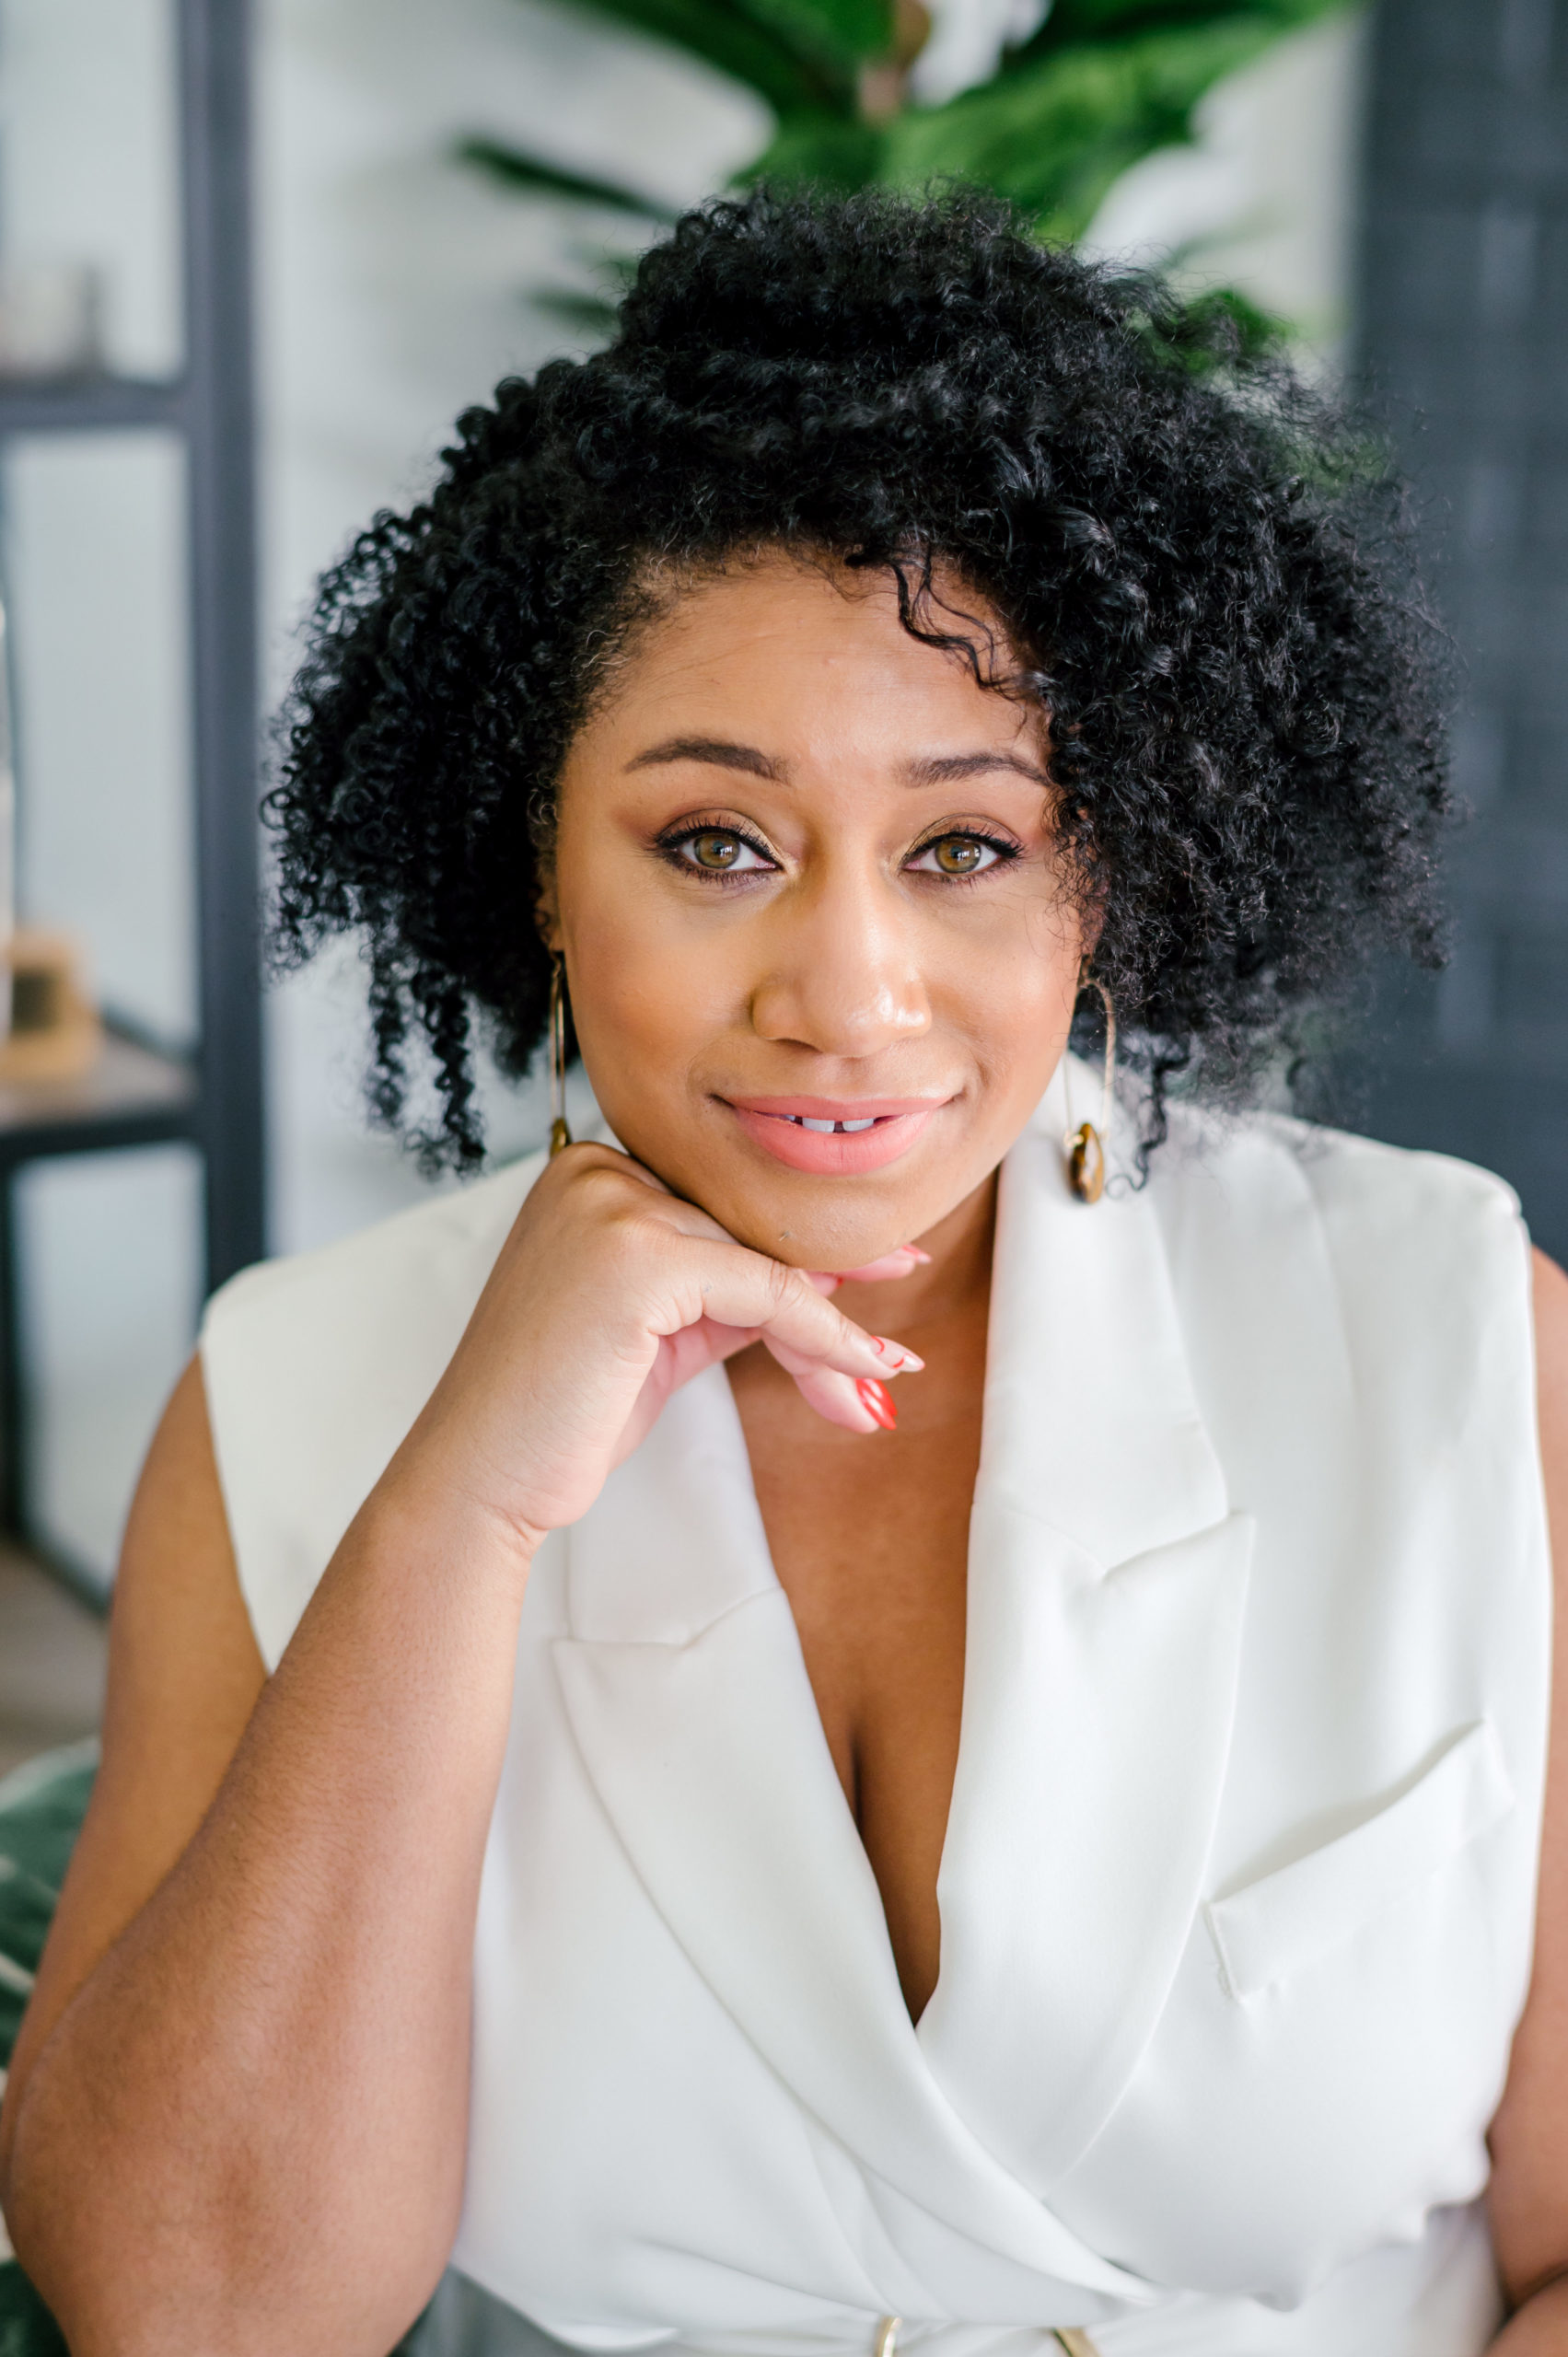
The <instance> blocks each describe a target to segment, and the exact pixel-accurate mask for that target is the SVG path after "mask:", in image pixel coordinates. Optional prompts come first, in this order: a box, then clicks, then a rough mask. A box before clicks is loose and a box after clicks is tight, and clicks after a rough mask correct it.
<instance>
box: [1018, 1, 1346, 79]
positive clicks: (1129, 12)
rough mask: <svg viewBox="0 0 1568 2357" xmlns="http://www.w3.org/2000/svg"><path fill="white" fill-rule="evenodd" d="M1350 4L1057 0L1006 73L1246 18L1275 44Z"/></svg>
mask: <svg viewBox="0 0 1568 2357" xmlns="http://www.w3.org/2000/svg"><path fill="white" fill-rule="evenodd" d="M1345 5H1346V0H1218V5H1217V6H1216V5H1215V0H1054V6H1052V7H1051V9H1050V10H1049V11H1048V13H1047V15H1046V17H1045V21H1044V22H1043V23H1042V24H1041V25H1040V27H1039V29H1038V30H1036V31H1035V32H1033V33H1031V34H1030V36H1029V38H1028V40H1027V41H1023V42H1022V43H1020V45H1019V46H1018V47H1017V48H1016V49H1012V50H1009V51H1008V52H1006V53H1005V56H1004V58H1003V61H1002V66H1001V71H1002V72H1003V73H1011V72H1016V71H1017V70H1018V69H1019V68H1020V67H1027V66H1029V65H1031V64H1034V63H1035V61H1036V60H1037V59H1039V58H1041V57H1049V56H1051V55H1054V54H1055V53H1056V52H1059V51H1061V50H1064V49H1075V48H1077V47H1079V46H1080V45H1081V44H1083V43H1086V42H1089V41H1095V42H1099V41H1127V40H1139V39H1143V38H1144V37H1146V36H1147V35H1149V34H1153V33H1174V32H1202V31H1207V30H1216V29H1218V28H1219V27H1221V26H1222V25H1224V24H1226V23H1234V22H1236V21H1237V20H1238V19H1241V18H1250V19H1254V20H1256V21H1257V22H1259V23H1260V24H1261V25H1262V26H1264V27H1266V28H1267V30H1268V37H1269V38H1270V39H1271V40H1273V39H1277V38H1278V37H1279V35H1280V34H1281V33H1286V32H1290V31H1293V30H1294V29H1295V28H1296V27H1297V26H1299V25H1307V24H1310V23H1311V22H1312V21H1313V19H1314V18H1315V17H1321V16H1325V15H1328V14H1330V12H1331V11H1333V10H1334V9H1336V8H1340V7H1342V6H1345Z"/></svg>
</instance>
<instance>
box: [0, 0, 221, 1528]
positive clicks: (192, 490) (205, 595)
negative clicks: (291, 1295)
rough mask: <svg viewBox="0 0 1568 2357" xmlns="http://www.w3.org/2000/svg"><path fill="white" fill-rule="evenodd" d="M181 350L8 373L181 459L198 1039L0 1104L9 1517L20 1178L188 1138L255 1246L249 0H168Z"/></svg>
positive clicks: (37, 395)
mask: <svg viewBox="0 0 1568 2357" xmlns="http://www.w3.org/2000/svg"><path fill="white" fill-rule="evenodd" d="M177 6H178V17H179V72H180V125H181V201H180V226H181V238H182V244H183V265H184V267H183V287H184V311H185V328H184V333H185V359H184V366H183V367H182V369H181V372H180V375H179V376H178V377H174V378H172V379H171V380H169V381H168V383H155V382H146V381H144V380H140V379H135V378H124V379H119V378H113V377H107V378H100V379H88V380H82V381H75V382H69V383H62V384H58V385H40V386H30V385H27V386H24V385H9V386H0V437H3V436H6V435H13V434H56V433H67V434H90V433H97V432H104V431H109V430H114V431H118V430H122V429H123V428H125V427H135V426H148V427H162V428H165V429H168V430H172V431H173V432H175V433H177V434H179V435H180V436H181V437H182V439H183V441H184V445H185V450H186V459H187V509H188V515H189V540H188V565H187V580H188V592H189V599H190V630H191V655H192V760H193V775H194V781H195V827H196V845H195V850H196V871H197V885H198V888H197V911H198V915H197V925H198V943H197V964H198V975H199V990H200V1001H201V1004H200V1046H199V1048H198V1050H197V1054H196V1059H195V1067H194V1075H193V1078H187V1076H186V1075H187V1073H188V1067H186V1066H185V1065H184V1064H183V1063H182V1062H180V1060H179V1059H174V1058H169V1059H166V1060H165V1062H166V1064H167V1067H168V1074H169V1076H170V1084H171V1086H170V1090H169V1093H168V1101H165V1102H163V1103H160V1104H144V1105H141V1106H134V1105H120V1106H112V1107H111V1106H107V1105H106V1106H104V1107H103V1108H101V1109H92V1110H81V1111H70V1110H66V1111H62V1110H61V1109H59V1108H58V1106H57V1105H55V1106H53V1107H52V1105H51V1102H50V1099H49V1097H48V1095H47V1093H41V1094H40V1097H39V1099H38V1103H37V1108H36V1111H29V1112H25V1113H23V1114H22V1115H21V1116H19V1117H18V1116H16V1115H13V1116H11V1117H9V1118H6V1119H4V1120H0V1527H4V1528H6V1529H8V1530H11V1531H14V1532H17V1533H20V1534H22V1535H24V1536H27V1535H29V1532H28V1500H27V1494H26V1439H27V1434H26V1371H25V1368H24V1366H23V1364H22V1352H21V1345H20V1339H19V1331H20V1329H19V1317H18V1309H19V1305H18V1302H17V1271H16V1243H15V1212H14V1201H13V1198H14V1192H15V1188H14V1181H15V1179H16V1174H17V1171H18V1170H19V1169H20V1168H21V1167H23V1166H24V1165H25V1164H27V1163H29V1162H33V1161H37V1160H40V1159H42V1158H44V1157H47V1156H55V1155H64V1154H83V1153H97V1152H102V1151H106V1150H109V1149H111V1148H115V1147H128V1146H141V1145H151V1144H158V1143H162V1142H165V1141H167V1140H169V1139H189V1140H191V1141H192V1143H194V1144H196V1145H198V1146H199V1147H200V1149H201V1151H202V1155H203V1167H204V1174H205V1187H204V1199H205V1222H204V1225H205V1236H204V1247H205V1274H206V1283H207V1287H208V1289H209V1290H210V1289H211V1288H212V1287H213V1286H215V1285H217V1284H221V1283H223V1281H224V1279H225V1278H226V1277H228V1276H231V1275H232V1274H233V1273H234V1271H236V1270H237V1269H239V1268H243V1267H244V1266H245V1265H246V1264H247V1262H249V1261H251V1260H259V1259H260V1258H261V1254H262V1252H263V1251H264V1249H265V1199H264V1183H265V1169H264V1138H263V1128H262V1079H261V976H260V956H259V937H258V936H259V872H258V857H257V831H256V779H257V705H258V687H257V610H256V493H255V421H254V409H253V394H252V372H251V340H250V26H251V12H250V0H177Z"/></svg>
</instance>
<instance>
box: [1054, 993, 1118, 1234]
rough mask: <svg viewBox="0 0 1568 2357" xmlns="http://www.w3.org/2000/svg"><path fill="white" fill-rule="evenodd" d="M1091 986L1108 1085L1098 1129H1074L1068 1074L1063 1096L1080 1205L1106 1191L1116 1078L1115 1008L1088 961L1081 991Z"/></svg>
mask: <svg viewBox="0 0 1568 2357" xmlns="http://www.w3.org/2000/svg"><path fill="white" fill-rule="evenodd" d="M1091 983H1092V984H1093V986H1094V988H1095V989H1096V990H1097V991H1098V993H1099V994H1100V998H1101V1000H1102V1001H1103V1002H1104V1005H1105V1086H1104V1088H1103V1090H1102V1092H1101V1095H1100V1107H1099V1127H1098V1130H1097V1129H1096V1127H1095V1125H1094V1123H1093V1122H1092V1121H1080V1122H1079V1124H1078V1126H1077V1128H1076V1129H1074V1127H1073V1103H1072V1097H1071V1093H1070V1092H1071V1088H1072V1083H1071V1081H1070V1080H1069V1079H1068V1078H1067V1076H1066V1074H1063V1093H1064V1094H1066V1096H1067V1134H1066V1136H1065V1137H1064V1138H1063V1141H1062V1144H1063V1152H1064V1153H1065V1155H1066V1156H1067V1184H1068V1185H1069V1186H1070V1187H1071V1188H1072V1190H1073V1192H1074V1194H1075V1195H1076V1196H1077V1198H1078V1201H1079V1202H1081V1203H1098V1201H1099V1199H1100V1197H1101V1196H1102V1195H1103V1194H1104V1192H1105V1142H1106V1139H1107V1138H1108V1137H1109V1134H1110V1106H1111V1090H1112V1086H1113V1084H1114V1081H1115V1077H1116V1009H1115V1007H1114V1006H1112V1004H1111V1003H1110V993H1109V991H1108V990H1107V989H1106V986H1105V984H1104V983H1103V982H1102V981H1100V979H1099V976H1098V974H1091V973H1090V971H1089V961H1088V959H1087V958H1085V960H1084V962H1083V964H1082V966H1081V967H1080V968H1079V970H1078V988H1079V991H1080V992H1083V991H1086V990H1087V989H1088V988H1089V986H1090V985H1091Z"/></svg>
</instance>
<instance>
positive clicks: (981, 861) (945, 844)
mask: <svg viewBox="0 0 1568 2357" xmlns="http://www.w3.org/2000/svg"><path fill="white" fill-rule="evenodd" d="M1004 857H1005V853H1004V852H1003V850H1002V847H1001V845H1000V844H999V843H993V842H987V841H986V839H985V837H984V836H983V835H941V836H938V838H937V840H936V841H935V842H934V843H927V844H926V845H925V848H924V849H923V851H921V852H918V853H916V854H915V856H914V858H913V859H912V861H911V862H910V865H911V866H912V867H915V868H923V869H924V871H925V873H926V874H927V875H936V876H958V877H962V876H981V875H983V874H984V872H985V870H986V869H987V868H988V867H994V866H995V865H996V863H997V861H998V860H999V859H1002V858H1004Z"/></svg>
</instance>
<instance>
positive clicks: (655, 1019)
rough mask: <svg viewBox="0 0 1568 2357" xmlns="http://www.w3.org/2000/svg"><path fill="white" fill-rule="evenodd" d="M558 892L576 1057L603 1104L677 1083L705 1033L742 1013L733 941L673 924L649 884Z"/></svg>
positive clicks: (625, 1101)
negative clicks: (578, 1051)
mask: <svg viewBox="0 0 1568 2357" xmlns="http://www.w3.org/2000/svg"><path fill="white" fill-rule="evenodd" d="M622 881H623V888H621V889H617V890H610V889H603V890H592V891H588V892H585V893H581V894H577V895H570V894H568V893H566V892H563V934H564V938H565V944H566V954H567V960H568V965H569V968H570V970H571V976H572V993H573V995H572V1006H573V1014H574V1017H575V1023H576V1028H577V1033H578V1038H579V1040H580V1042H581V1045H582V1051H583V1060H584V1062H585V1063H586V1065H587V1070H588V1076H589V1078H590V1080H591V1081H592V1082H593V1085H594V1087H595V1090H596V1092H597V1093H598V1097H599V1099H600V1102H601V1103H602V1104H603V1105H604V1107H605V1109H606V1111H607V1112H609V1111H610V1109H611V1106H612V1104H618V1105H621V1106H623V1107H630V1106H631V1105H632V1104H633V1103H635V1102H653V1101H655V1100H656V1099H658V1098H660V1097H665V1096H668V1094H669V1093H670V1092H671V1090H672V1089H673V1090H678V1089H679V1086H680V1085H681V1082H682V1080H683V1078H684V1075H685V1074H687V1073H688V1072H689V1071H690V1069H691V1065H692V1064H693V1062H695V1061H696V1060H697V1059H698V1058H699V1057H700V1056H701V1054H702V1052H703V1049H704V1048H705V1047H706V1046H708V1045H709V1044H710V1043H711V1042H712V1040H713V1039H714V1036H715V1034H716V1033H718V1032H721V1031H723V1030H725V1029H726V1028H729V1027H731V1026H732V1025H733V1024H734V1022H735V1021H736V1019H737V1011H738V1010H739V1012H740V1014H741V1015H742V1016H743V1015H744V1009H745V1003H746V992H745V975H744V972H743V971H742V970H741V961H740V960H739V959H738V958H737V955H736V946H737V945H726V940H725V937H724V929H723V928H722V927H720V928H716V929H714V928H709V929H706V930H705V931H704V930H700V929H696V928H690V927H687V926H683V925H682V924H681V923H679V915H678V912H672V911H671V910H670V907H669V903H668V896H667V895H664V894H661V893H660V892H659V891H658V889H657V888H656V885H655V886H654V888H649V883H648V880H647V879H646V878H645V877H640V876H638V875H636V874H635V873H633V875H631V876H629V877H623V879H622Z"/></svg>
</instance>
